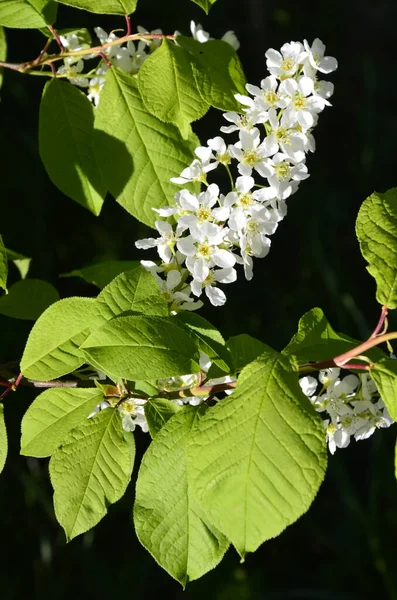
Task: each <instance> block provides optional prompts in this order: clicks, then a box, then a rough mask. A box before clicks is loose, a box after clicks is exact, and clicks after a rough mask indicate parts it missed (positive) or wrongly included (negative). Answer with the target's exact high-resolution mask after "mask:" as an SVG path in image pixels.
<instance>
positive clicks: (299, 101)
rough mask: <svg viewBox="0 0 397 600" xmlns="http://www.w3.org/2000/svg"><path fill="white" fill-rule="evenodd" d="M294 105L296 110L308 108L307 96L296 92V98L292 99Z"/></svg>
mask: <svg viewBox="0 0 397 600" xmlns="http://www.w3.org/2000/svg"><path fill="white" fill-rule="evenodd" d="M292 106H293V107H294V108H295V110H303V109H304V108H306V98H305V97H304V96H302V94H296V96H295V98H294V99H293V100H292Z"/></svg>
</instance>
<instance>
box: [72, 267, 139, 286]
mask: <svg viewBox="0 0 397 600" xmlns="http://www.w3.org/2000/svg"><path fill="white" fill-rule="evenodd" d="M138 266H139V262H138V261H137V260H105V261H104V262H101V263H97V264H95V265H90V266H89V267H83V268H82V269H74V270H73V271H70V273H63V274H62V275H60V277H81V278H82V279H84V281H86V282H87V283H93V284H94V285H96V286H98V287H99V288H100V289H101V290H102V289H103V288H104V287H106V286H107V285H108V283H110V282H111V281H112V280H113V279H114V278H115V277H117V275H120V273H123V272H124V271H130V270H131V269H133V268H137V267H138Z"/></svg>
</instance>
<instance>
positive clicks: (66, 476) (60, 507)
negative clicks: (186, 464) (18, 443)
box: [50, 408, 135, 540]
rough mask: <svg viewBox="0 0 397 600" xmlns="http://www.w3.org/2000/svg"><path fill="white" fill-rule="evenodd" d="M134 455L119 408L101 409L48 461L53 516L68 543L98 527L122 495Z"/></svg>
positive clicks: (70, 436) (74, 430) (130, 471)
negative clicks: (122, 423)
mask: <svg viewBox="0 0 397 600" xmlns="http://www.w3.org/2000/svg"><path fill="white" fill-rule="evenodd" d="M134 455H135V446H134V438H133V436H132V435H131V436H128V437H127V436H124V431H123V428H122V426H121V419H120V415H119V413H118V411H117V410H113V409H111V408H108V409H106V410H102V411H101V412H99V413H98V414H97V415H95V416H94V417H93V418H92V419H87V420H86V422H85V423H84V424H83V425H81V426H80V427H77V428H76V429H73V430H72V431H71V432H70V433H69V435H68V436H67V437H66V439H65V440H64V442H63V444H62V446H61V447H60V448H59V449H58V450H57V451H56V452H55V454H54V455H53V456H52V458H51V460H50V477H51V483H52V485H53V487H54V508H55V515H56V518H57V519H58V521H59V523H60V524H61V525H62V527H63V528H64V530H65V534H66V538H67V540H72V539H73V538H74V537H76V536H77V535H80V534H81V533H84V532H85V531H88V529H91V528H92V527H94V526H95V525H96V524H97V523H98V522H99V521H100V520H101V519H102V517H104V516H105V514H106V513H107V508H108V506H109V504H113V503H114V502H117V500H119V499H120V498H121V497H122V496H123V494H124V492H125V490H126V488H127V485H128V483H129V481H130V477H131V473H132V468H133V465H134Z"/></svg>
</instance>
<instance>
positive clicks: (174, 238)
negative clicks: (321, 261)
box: [136, 39, 337, 311]
mask: <svg viewBox="0 0 397 600" xmlns="http://www.w3.org/2000/svg"><path fill="white" fill-rule="evenodd" d="M324 53H325V46H324V44H323V43H322V42H321V41H320V40H319V39H316V40H314V42H313V44H312V46H310V45H309V44H308V42H307V41H306V40H305V41H304V42H303V44H302V43H300V42H290V43H288V44H284V46H283V47H282V48H281V51H280V52H278V51H277V50H274V49H270V50H268V51H267V52H266V58H267V62H266V64H267V67H268V70H269V72H270V75H269V76H268V77H266V78H265V79H263V80H262V82H261V84H260V87H257V86H254V85H251V84H247V86H246V89H247V91H248V93H249V94H250V95H249V96H243V95H241V94H236V95H235V98H236V99H237V101H238V102H239V103H240V104H241V107H242V108H241V113H240V114H239V113H237V112H227V113H225V114H224V117H225V119H226V120H227V121H228V122H229V123H231V124H230V125H228V126H224V127H221V132H222V133H227V134H228V133H234V132H236V133H238V137H239V139H238V141H237V142H235V143H234V144H230V145H227V144H226V142H225V141H224V139H223V138H222V137H220V136H216V137H214V138H212V139H210V140H208V141H207V146H205V147H203V146H200V147H198V148H196V150H195V153H196V156H197V158H196V159H195V160H194V161H193V162H192V164H191V165H190V166H189V167H187V168H186V169H184V170H183V171H182V173H181V175H180V177H174V178H172V179H171V181H173V182H174V183H177V184H180V185H185V184H186V183H189V182H200V183H203V184H204V185H205V186H206V189H205V191H202V192H201V193H198V194H193V193H191V192H189V191H188V190H187V189H182V190H181V191H179V192H177V193H176V195H175V205H174V206H173V207H165V208H162V209H153V210H156V212H157V213H158V214H159V216H160V217H162V218H163V219H166V218H170V217H171V218H172V219H173V221H174V222H176V224H175V225H171V224H170V223H169V222H167V221H164V220H158V221H156V223H155V225H156V228H157V231H158V233H159V234H160V235H159V237H157V238H148V239H143V240H140V241H138V242H136V246H137V248H140V249H145V250H146V249H148V248H153V247H156V248H157V252H158V254H159V256H160V258H161V261H162V264H161V266H157V265H156V264H155V263H153V262H147V261H143V264H144V266H146V267H147V268H149V269H150V270H151V272H152V273H153V274H155V275H156V278H157V280H158V281H159V283H160V285H161V287H162V289H163V290H164V293H165V295H166V297H167V298H168V299H169V300H170V302H171V309H172V310H175V311H177V310H181V309H184V310H195V309H196V308H199V307H200V306H201V305H202V303H201V301H198V302H197V301H194V299H193V298H192V296H191V294H193V296H195V297H196V298H199V297H200V296H201V294H202V292H203V290H204V291H205V294H206V295H207V297H208V298H209V300H210V302H211V303H212V304H213V305H214V306H222V305H223V304H224V303H225V301H226V296H225V293H224V292H223V291H222V290H221V289H219V287H218V284H219V283H224V284H226V283H232V282H233V281H235V280H236V278H237V272H236V269H235V268H234V267H235V265H236V264H242V265H243V267H244V272H245V277H246V278H247V279H248V280H249V279H251V278H252V275H253V257H259V258H262V257H264V256H266V255H267V254H268V252H269V248H270V237H269V236H270V235H272V234H273V233H274V232H275V231H276V229H277V226H278V223H279V222H280V221H281V220H282V219H283V218H284V217H285V215H286V214H287V205H286V200H287V198H289V196H291V194H293V193H295V192H296V191H297V189H298V186H299V183H300V181H302V180H304V179H306V178H307V177H309V174H308V170H307V167H306V162H305V161H306V153H307V152H309V151H310V152H314V150H315V142H314V138H313V135H312V129H313V127H314V126H315V125H316V123H317V120H318V114H319V113H320V112H321V111H322V110H323V109H324V108H325V106H329V105H330V102H329V100H328V99H329V98H330V96H331V95H332V93H333V88H334V86H333V84H332V83H330V82H328V81H319V80H318V79H317V76H318V73H330V72H331V71H334V70H335V69H336V68H337V61H336V59H335V58H332V57H329V56H324ZM233 160H234V161H237V171H238V173H239V176H238V177H237V178H236V180H235V181H234V180H233V178H232V173H231V171H230V165H231V163H232V161H233ZM218 166H222V167H225V168H226V170H227V172H228V174H229V177H230V179H231V182H232V184H231V187H232V190H231V191H229V192H228V193H227V194H226V195H224V194H222V193H220V189H219V187H218V186H217V185H216V184H215V183H212V184H210V185H208V184H207V174H208V173H209V172H212V171H213V170H214V169H216V168H217V167H218ZM258 176H259V177H260V178H261V183H256V179H255V178H257V177H258ZM255 188H257V189H255ZM188 279H191V280H190V281H188Z"/></svg>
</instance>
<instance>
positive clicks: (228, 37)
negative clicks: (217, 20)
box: [221, 30, 240, 50]
mask: <svg viewBox="0 0 397 600" xmlns="http://www.w3.org/2000/svg"><path fill="white" fill-rule="evenodd" d="M221 40H223V41H224V42H226V43H227V44H229V45H230V46H231V47H232V48H234V49H235V50H238V49H239V48H240V42H239V41H238V38H237V36H236V34H235V33H234V31H231V30H229V31H226V33H224V34H223V36H222V37H221Z"/></svg>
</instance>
